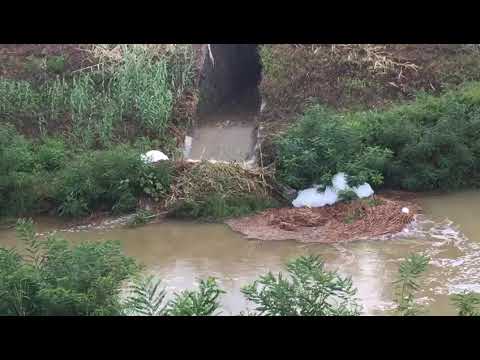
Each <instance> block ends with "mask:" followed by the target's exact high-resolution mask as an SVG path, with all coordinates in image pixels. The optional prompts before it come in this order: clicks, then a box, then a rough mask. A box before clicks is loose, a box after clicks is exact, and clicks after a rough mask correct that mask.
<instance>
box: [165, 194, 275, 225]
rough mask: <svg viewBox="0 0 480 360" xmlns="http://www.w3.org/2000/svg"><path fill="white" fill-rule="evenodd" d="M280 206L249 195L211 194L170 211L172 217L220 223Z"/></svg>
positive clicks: (185, 202) (184, 202) (272, 200)
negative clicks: (226, 219) (219, 221)
mask: <svg viewBox="0 0 480 360" xmlns="http://www.w3.org/2000/svg"><path fill="white" fill-rule="evenodd" d="M278 206H279V203H278V202H277V201H276V200H275V199H273V198H268V197H257V196H254V195H248V194H247V195H244V196H236V197H229V196H224V195H222V194H210V195H207V196H206V197H204V198H198V199H193V200H186V201H182V202H180V203H178V204H175V205H174V206H173V208H172V209H171V211H170V216H173V217H177V218H186V219H201V220H206V221H218V220H222V219H225V218H230V217H238V216H245V215H250V214H252V213H256V212H259V211H262V210H265V209H268V208H272V207H278Z"/></svg>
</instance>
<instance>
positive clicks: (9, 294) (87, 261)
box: [0, 220, 138, 316]
mask: <svg viewBox="0 0 480 360" xmlns="http://www.w3.org/2000/svg"><path fill="white" fill-rule="evenodd" d="M17 231H18V236H19V238H20V239H22V240H23V241H24V242H25V244H26V255H23V256H22V255H21V254H20V253H19V252H18V251H17V250H15V249H5V248H0V314H1V315H24V316H25V315H26V316H28V315H120V314H121V313H122V306H121V303H120V290H121V287H122V283H123V282H124V281H125V280H127V279H128V278H129V277H130V276H131V275H133V274H134V273H136V272H137V270H138V266H137V265H136V263H135V261H134V260H133V259H132V258H129V257H127V256H125V255H123V253H122V252H121V250H120V245H119V244H118V243H116V242H112V241H107V242H104V243H96V242H85V243H82V244H79V245H75V246H73V247H72V246H70V245H69V244H68V242H67V241H65V240H62V239H59V238H56V237H55V236H50V237H48V238H46V239H40V238H38V237H37V236H36V235H35V230H34V227H33V222H32V221H31V220H30V221H26V220H19V221H18V225H17Z"/></svg>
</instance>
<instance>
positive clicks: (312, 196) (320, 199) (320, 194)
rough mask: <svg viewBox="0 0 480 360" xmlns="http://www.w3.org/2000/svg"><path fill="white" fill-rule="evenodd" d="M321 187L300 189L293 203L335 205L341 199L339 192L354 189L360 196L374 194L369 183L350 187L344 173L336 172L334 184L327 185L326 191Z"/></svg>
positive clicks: (304, 205) (301, 204) (321, 205)
mask: <svg viewBox="0 0 480 360" xmlns="http://www.w3.org/2000/svg"><path fill="white" fill-rule="evenodd" d="M319 187H320V186H318V185H314V186H313V187H311V188H308V189H305V190H302V191H300V192H299V193H298V196H297V198H296V199H295V200H293V202H292V205H293V206H294V207H296V208H300V207H323V206H325V205H333V204H335V203H336V202H338V200H339V198H338V192H339V191H345V190H352V191H353V192H355V194H357V196H358V197H359V198H366V197H369V196H371V195H373V194H374V191H373V189H372V187H371V186H370V185H369V184H368V183H365V184H362V185H360V186H356V187H353V188H351V187H349V186H348V184H347V177H346V175H345V174H344V173H338V174H336V175H335V176H334V177H333V179H332V186H327V187H326V188H325V191H318V189H319Z"/></svg>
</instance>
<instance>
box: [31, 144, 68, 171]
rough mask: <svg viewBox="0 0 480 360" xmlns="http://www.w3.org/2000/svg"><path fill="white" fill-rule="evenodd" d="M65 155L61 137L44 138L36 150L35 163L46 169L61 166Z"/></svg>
mask: <svg viewBox="0 0 480 360" xmlns="http://www.w3.org/2000/svg"><path fill="white" fill-rule="evenodd" d="M66 157H67V153H66V148H65V143H64V142H63V140H61V139H53V138H47V139H45V140H44V141H43V143H42V144H41V145H40V146H39V147H38V149H37V152H36V160H37V162H38V163H37V165H40V166H41V167H42V168H43V169H45V170H47V171H54V170H58V169H60V168H63V166H64V165H65V161H66Z"/></svg>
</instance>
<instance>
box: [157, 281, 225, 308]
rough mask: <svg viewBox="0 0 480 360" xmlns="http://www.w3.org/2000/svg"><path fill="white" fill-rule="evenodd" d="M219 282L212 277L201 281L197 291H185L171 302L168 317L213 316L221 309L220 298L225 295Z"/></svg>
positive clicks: (176, 295)
mask: <svg viewBox="0 0 480 360" xmlns="http://www.w3.org/2000/svg"><path fill="white" fill-rule="evenodd" d="M224 293H225V291H223V290H221V289H220V288H219V287H218V285H217V281H216V280H215V279H214V278H212V277H210V278H208V279H206V280H200V285H199V287H198V290H197V291H192V290H185V291H183V292H181V293H180V294H175V297H174V298H173V299H172V300H171V301H170V303H169V305H168V308H167V310H166V312H167V315H171V316H211V315H218V314H217V313H215V312H216V311H217V310H218V308H219V307H220V303H219V302H218V298H219V297H220V295H222V294H224Z"/></svg>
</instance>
